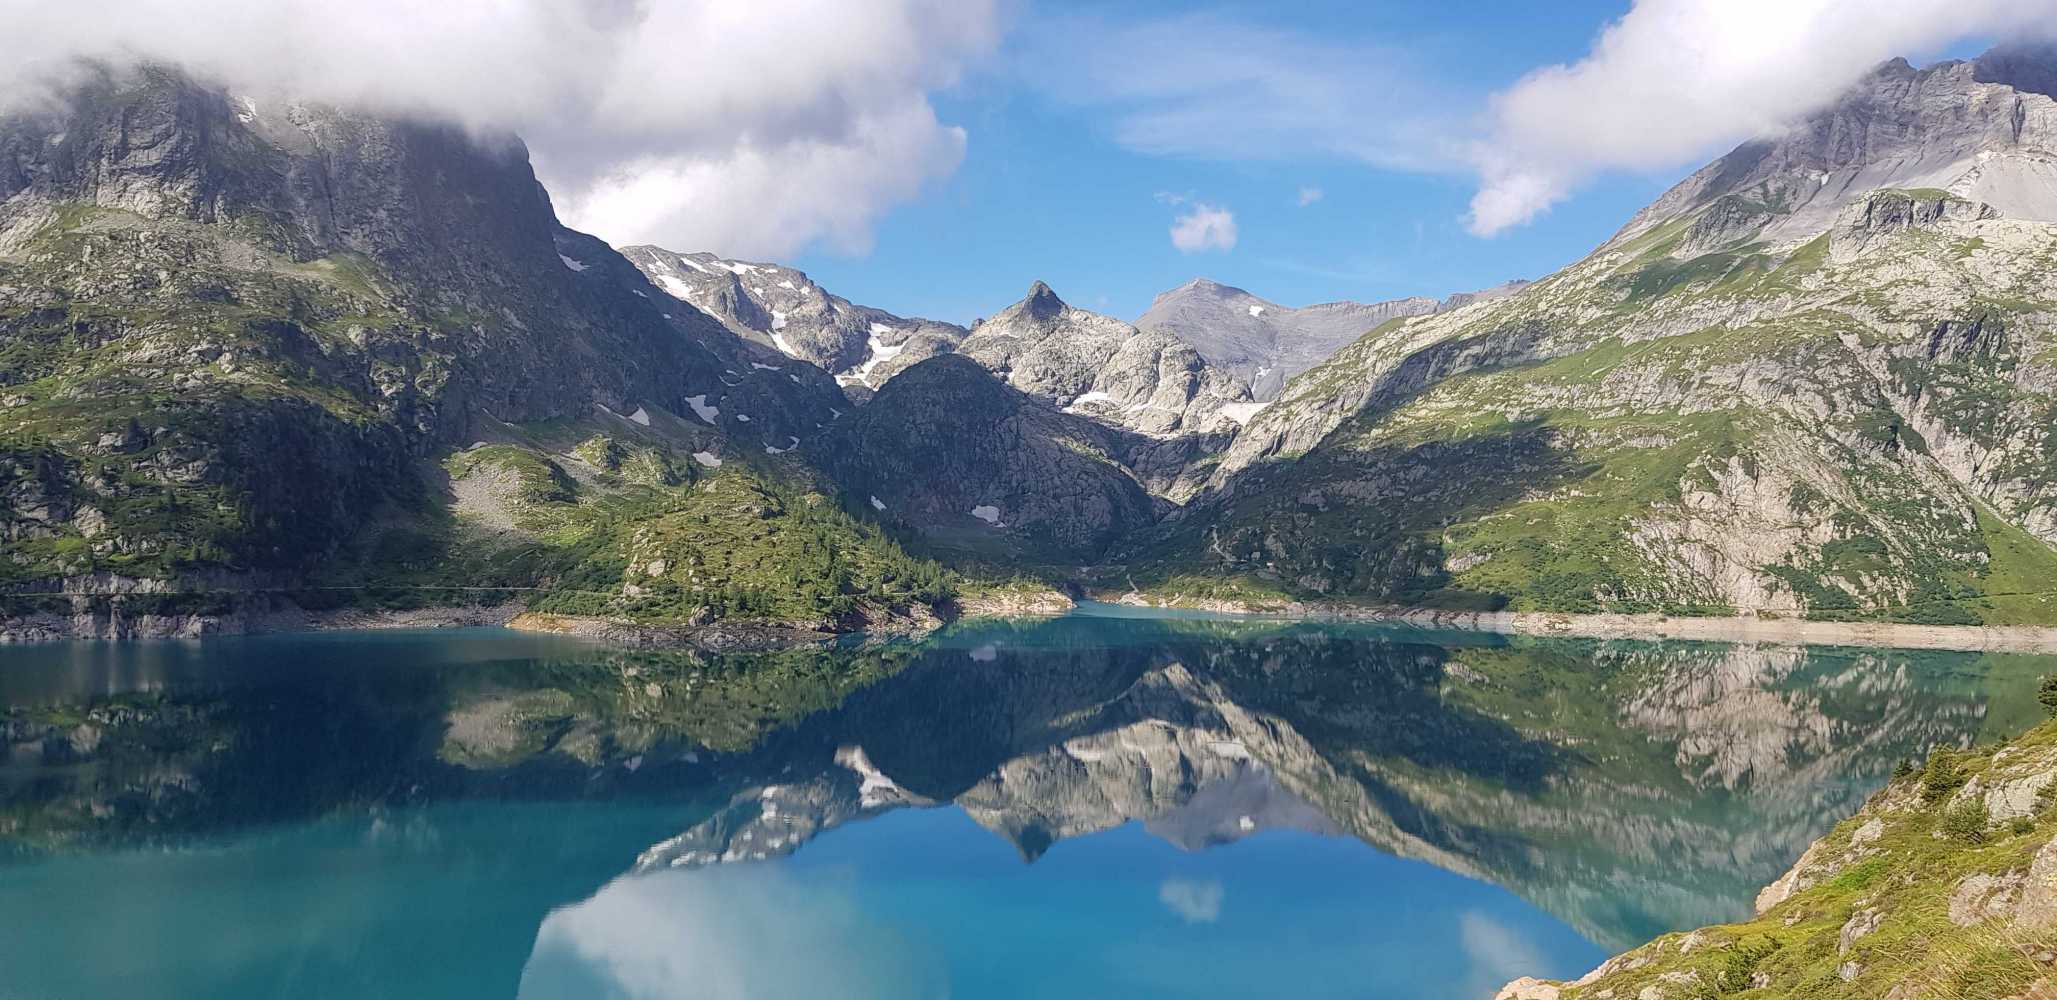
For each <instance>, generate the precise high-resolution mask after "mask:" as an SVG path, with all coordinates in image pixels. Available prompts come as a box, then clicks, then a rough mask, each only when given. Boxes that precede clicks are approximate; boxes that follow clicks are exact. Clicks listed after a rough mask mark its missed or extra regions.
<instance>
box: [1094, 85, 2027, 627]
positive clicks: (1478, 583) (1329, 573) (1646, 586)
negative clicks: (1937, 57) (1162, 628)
mask: <svg viewBox="0 0 2057 1000" xmlns="http://www.w3.org/2000/svg"><path fill="white" fill-rule="evenodd" d="M2014 58H2017V59H2018V58H2020V57H2014ZM2037 58H2039V59H2043V58H2044V57H2037ZM2028 65H2031V64H2027V63H2020V62H2007V61H2006V60H2005V59H2003V58H2002V57H1998V56H1993V57H1987V58H1985V59H1981V60H1979V61H1978V62H1975V63H1950V64H1944V65H1943V66H1939V67H1936V68H1933V69H1930V70H1924V71H1920V72H1916V71H1913V70H1911V69H1908V68H1906V67H1905V66H1904V65H1895V66H1888V67H1886V68H1885V69H1882V70H1881V71H1880V72H1879V73H1878V74H1875V75H1874V76H1873V77H1872V78H1871V79H1869V80H1867V81H1866V82H1865V83H1864V84H1863V85H1861V86H1860V87H1859V88H1858V89H1857V90H1856V91H1855V92H1853V94H1851V95H1850V96H1849V97H1848V98H1846V99H1845V100H1844V101H1842V102H1840V103H1838V104H1837V105H1835V106H1834V107H1832V108H1830V109H1828V110H1826V111H1824V112H1822V113H1821V114H1820V115H1818V116H1816V117H1815V118H1814V119H1810V120H1809V121H1808V122H1805V123H1802V124H1801V125H1799V126H1796V127H1795V128H1794V129H1792V130H1791V131H1790V132H1789V133H1788V134H1787V135H1785V136H1783V137H1781V138H1779V139H1777V140H1772V141H1769V142H1768V143H1761V144H1756V145H1751V146H1745V147H1744V148H1743V149H1740V150H1738V151H1737V152H1736V153H1734V154H1731V156H1730V157H1728V158H1726V159H1725V160H1724V161H1722V162H1721V163H1718V164H1716V165H1715V166H1713V167H1710V168H1708V169H1707V170H1705V171H1702V172H1701V173H1700V174H1697V175H1695V177H1694V178H1692V179H1689V180H1687V181H1686V182H1684V183H1683V184H1681V185H1680V186H1679V187H1678V188H1677V189H1675V190H1674V191H1673V192H1672V193H1670V194H1668V195H1666V196H1665V198H1664V199H1662V200H1660V201H1659V202H1658V203H1657V204H1656V205H1653V206H1652V207H1651V208H1650V209H1648V210H1646V211H1645V212H1643V213H1642V214H1640V215H1639V216H1638V217H1637V219H1636V221H1634V222H1632V223H1631V224H1630V225H1629V227H1628V228H1626V229H1625V230H1624V231H1623V233H1622V235H1620V236H1618V237H1617V238H1615V239H1614V240H1613V241H1611V242H1609V243H1608V244H1607V245H1605V246H1603V247H1601V248H1600V249H1599V250H1597V251H1595V252H1594V253H1593V254H1592V255H1591V256H1589V257H1587V258H1586V259H1584V260H1582V261H1580V262H1578V263H1576V264H1574V265H1572V266H1571V267H1568V268H1566V269H1565V270H1563V271H1560V272H1558V273H1557V274H1555V275H1552V276H1550V277H1549V278H1547V279H1545V280H1543V281H1541V282H1537V283H1536V284H1534V285H1531V286H1528V287H1526V288H1524V289H1522V290H1521V291H1519V292H1518V293H1516V294H1514V295H1512V296H1509V297H1505V298H1501V299H1498V300H1491V301H1486V302H1482V303H1477V304H1474V305H1472V306H1470V307H1469V308H1464V309H1460V310H1457V311H1453V312H1446V313H1439V314H1436V315H1430V316H1421V317H1413V318H1408V319H1403V320H1400V321H1396V322H1394V323H1391V324H1389V325H1388V326H1386V327H1385V328H1382V329H1381V330H1379V331H1377V332H1376V333H1374V334H1372V335H1370V336H1367V337H1365V338H1364V339H1362V340H1360V341H1358V342H1357V343H1355V344H1352V345H1350V346H1349V347H1347V348H1344V349H1343V350H1342V351H1340V352H1338V353H1337V354H1336V355H1335V356H1334V357H1333V358H1331V359H1330V360H1329V361H1328V362H1326V363H1324V364H1323V365H1321V366H1319V367H1317V368H1314V369H1312V370H1310V371H1309V372H1307V373H1306V374H1305V375H1303V376H1301V377H1300V378H1298V379H1295V380H1294V381H1293V382H1292V383H1291V384H1289V385H1288V386H1287V387H1286V388H1285V390H1284V392H1283V394H1282V395H1281V396H1280V398H1279V399H1277V400H1276V401H1274V402H1272V403H1271V404H1269V405H1268V406H1267V407H1266V408H1265V410H1264V411H1263V412H1262V413H1260V414H1258V415H1257V416H1256V417H1254V418H1252V419H1251V421H1250V422H1249V424H1248V426H1246V427H1245V428H1244V429H1243V431H1242V432H1241V433H1239V434H1238V435H1237V436H1236V438H1235V440H1234V441H1233V442H1232V443H1231V444H1230V446H1229V447H1228V448H1227V449H1226V450H1225V451H1224V453H1223V454H1222V455H1221V458H1220V461H1219V462H1218V463H1217V464H1215V465H1214V466H1212V467H1211V468H1203V467H1199V466H1195V467H1192V469H1191V471H1189V473H1188V479H1187V481H1185V482H1183V483H1182V484H1181V487H1182V489H1184V490H1187V491H1190V492H1191V493H1193V494H1195V495H1197V496H1198V497H1199V499H1198V500H1197V501H1196V502H1194V503H1192V504H1189V505H1188V506H1187V508H1185V509H1184V510H1182V511H1181V512H1179V514H1178V515H1177V516H1176V517H1174V518H1173V519H1172V520H1171V521H1169V522H1167V523H1166V524H1165V525H1164V526H1162V527H1161V528H1160V529H1158V530H1157V531H1156V532H1155V533H1154V534H1153V535H1152V536H1150V537H1149V538H1147V539H1143V540H1139V543H1138V544H1136V545H1135V546H1133V547H1132V548H1131V549H1130V550H1129V554H1131V555H1134V556H1136V557H1138V559H1139V560H1140V561H1143V562H1151V561H1156V562H1157V563H1158V564H1160V565H1172V564H1177V565H1181V566H1183V569H1182V570H1180V571H1181V572H1211V573H1221V572H1224V571H1228V572H1236V573H1246V574H1251V575H1254V576H1258V577H1263V578H1269V579H1271V580H1275V581H1278V582H1279V583H1281V584H1283V585H1285V586H1287V587H1289V588H1291V589H1295V590H1298V591H1300V592H1303V593H1317V594H1331V595H1353V596H1371V597H1376V598H1381V599H1391V600H1399V601H1410V602H1412V601H1426V602H1430V603H1439V602H1457V603H1463V604H1467V605H1472V606H1476V605H1478V604H1484V605H1486V606H1497V605H1502V604H1511V605H1513V606H1514V607H1517V608H1528V609H1550V610H1571V611H1601V610H1632V611H1651V610H1665V609H1676V610H1690V611H1697V612H1706V611H1717V612H1720V611H1730V610H1739V611H1746V612H1747V611H1764V612H1773V613H1788V614H1790V613H1796V612H1807V613H1823V612H1827V613H1851V614H1860V613H1861V614H1886V615H1891V616H1894V617H1900V618H1907V619H1912V620H1916V621H1934V622H1951V623H1960V624H1970V623H1975V622H1978V621H1981V620H1983V621H1988V622H2002V621H2018V620H2024V619H2027V620H2049V619H2051V618H2053V617H2057V602H2053V601H2052V600H2051V595H2050V594H2048V591H2049V585H2048V583H2047V582H2039V581H2048V580H2050V579H2053V578H2057V551H2053V550H2052V548H2051V546H2052V545H2053V544H2057V465H2053V464H2052V457H2051V456H2052V455H2053V450H2052V448H2051V440H2050V435H2051V430H2050V428H2051V426H2052V425H2053V422H2057V392H2053V386H2057V381H2053V378H2052V376H2053V375H2057V367H2053V366H2057V323H2053V319H2057V261H2053V259H2052V256H2051V254H2050V250H2049V248H2050V246H2051V245H2052V242H2053V238H2057V221H2051V220H2057V211H2046V210H2045V208H2044V207H2043V206H2044V204H2045V202H2046V201H2047V203H2048V204H2050V205H2053V206H2057V174H2047V175H2046V172H2045V171H2046V168H2047V167H2048V165H2049V164H2050V163H2053V162H2057V158H2053V157H2052V155H2051V153H2050V152H2049V151H2050V150H2052V149H2057V140H2053V138H2052V136H2053V134H2057V133H2052V131H2051V129H2052V128H2053V127H2057V125H2053V122H2057V102H2053V101H2052V100H2051V99H2050V98H2049V97H2047V96H2045V95H2044V94H2042V93H2038V92H2033V91H2029V90H2018V89H2014V88H2011V87H2009V86H2007V85H2006V84H2005V83H2003V82H1999V81H2000V80H2001V78H2003V77H2004V78H2007V79H2028V78H2032V77H2033V74H2032V73H2031V72H2030V71H2029V69H2027V68H2025V67H2026V66H2028ZM2033 65H2041V66H2045V67H2047V66H2052V65H2057V62H2053V61H2050V60H2047V59H2044V61H2041V62H2036V63H2033ZM1996 67H2002V68H2004V70H2005V72H2004V73H2003V72H2002V69H2001V68H1996ZM1823 173H1826V174H1828V175H1829V179H1828V180H1827V181H1824V180H1823V179H1822V177H1820V176H1817V175H1819V174H1823ZM1912 183H1920V184H1923V185H1936V186H1938V187H1923V188H1919V189H1908V188H1904V187H1893V186H1890V185H1905V184H1912ZM1879 185H1887V186H1879ZM1939 187H1947V188H1949V189H1950V190H1941V189H1938V188H1939ZM1803 189H1804V190H1803ZM1952 191H1955V192H1960V193H1952ZM1961 192H1977V193H1979V194H1980V195H1982V196H1986V197H1978V198H1973V197H1966V196H1964V195H1963V194H1962V193H1961ZM1803 195H1804V197H1803ZM1988 197H1989V198H1990V199H1991V200H1987V198H1988ZM2010 206H2011V208H2010ZM1203 474H1204V475H1205V476H1206V479H1205V481H1204V483H1203V482H1197V481H1195V480H1197V479H1198V477H1199V476H1201V475H1203ZM1978 594H1993V595H2001V599H1999V600H1997V601H1995V602H1991V603H1987V604H1981V603H1979V602H1976V601H1969V600H1966V598H1968V597H1971V596H1973V595H1978Z"/></svg>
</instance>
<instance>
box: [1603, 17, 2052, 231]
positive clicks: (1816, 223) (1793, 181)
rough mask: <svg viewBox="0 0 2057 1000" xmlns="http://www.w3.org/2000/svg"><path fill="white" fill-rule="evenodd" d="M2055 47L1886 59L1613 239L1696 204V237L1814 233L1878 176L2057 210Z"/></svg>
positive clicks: (2018, 213) (1692, 210)
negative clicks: (1923, 62)
mask: <svg viewBox="0 0 2057 1000" xmlns="http://www.w3.org/2000/svg"><path fill="white" fill-rule="evenodd" d="M2053 83H2057V54H2053V50H2052V49H2050V48H2048V47H2024V46H2010V47H2004V48H2000V49H1995V50H1993V51H1992V52H1989V53H1987V54H1986V55H1984V56H1981V57H1979V58H1978V59H1976V60H1973V61H1969V62H1965V61H1950V62H1942V63H1937V64H1935V65H1933V66H1929V67H1927V68H1921V69H1917V68H1916V67H1914V66H1913V65H1912V64H1910V63H1909V62H1907V61H1906V60H1905V59H1895V60H1892V61H1890V62H1887V63H1885V64H1883V65H1881V66H1879V67H1878V68H1877V69H1876V70H1874V71H1872V72H1871V73H1870V74H1868V75H1866V76H1865V77H1864V78H1863V79H1862V80H1860V81H1858V82H1857V83H1856V84H1855V85H1853V86H1852V87H1851V88H1850V89H1849V90H1848V91H1846V92H1845V93H1844V94H1843V95H1842V96H1841V97H1839V98H1838V99H1837V100H1835V101H1833V102H1831V103H1829V104H1827V105H1826V106H1824V107H1823V108H1822V109H1821V110H1820V111H1817V112H1815V113H1814V114H1812V115H1810V116H1808V117H1807V118H1805V119H1803V120H1801V121H1800V122H1798V123H1796V124H1794V125H1793V126H1792V127H1791V128H1788V129H1786V130H1785V131H1784V132H1781V133H1779V134H1777V135H1771V136H1765V137H1761V138H1757V139H1753V140H1751V141H1749V142H1746V143H1743V144H1742V145H1740V146H1738V147H1736V149H1735V150H1734V151H1732V152H1730V153H1729V154H1728V155H1726V156H1724V157H1722V158H1721V159H1719V160H1716V161H1715V162H1713V163H1712V164H1709V165H1708V166H1707V167H1705V168H1704V169H1702V170H1700V171H1699V172H1698V173H1695V174H1694V175H1692V176H1691V177H1689V178H1687V179H1686V180H1684V181H1683V182H1681V183H1680V184H1679V185H1678V186H1676V187H1674V188H1673V189H1672V190H1671V191H1669V192H1667V193H1666V194H1665V195H1664V196H1663V197H1662V198H1660V199H1658V200H1657V201H1656V202H1655V203H1653V204H1652V205H1650V207H1648V208H1646V209H1644V210H1643V211H1642V212H1639V213H1637V215H1636V216H1635V218H1633V219H1631V220H1630V222H1629V224H1628V226H1626V227H1625V228H1624V229H1623V230H1622V233H1621V234H1620V235H1619V236H1618V237H1617V238H1616V240H1615V243H1616V244H1617V245H1618V244H1619V243H1620V242H1622V241H1624V240H1627V239H1633V238H1635V237H1636V236H1639V235H1641V234H1643V233H1646V232H1649V231H1650V230H1652V229H1654V228H1656V227H1658V226H1660V225H1663V224H1664V223H1666V222H1669V221H1671V220H1674V219H1679V218H1684V217H1695V218H1696V220H1697V221H1698V223H1699V224H1700V228H1701V231H1700V232H1696V233H1695V234H1694V237H1693V239H1692V240H1691V247H1690V249H1693V250H1696V251H1704V250H1706V249H1712V248H1714V247H1716V246H1721V245H1729V244H1734V243H1738V242H1744V241H1752V242H1764V243H1768V244H1773V245H1794V244H1798V243H1804V242H1806V241H1808V240H1811V239H1813V238H1814V237H1816V236H1819V235H1820V234H1822V233H1824V232H1827V231H1828V230H1829V229H1831V228H1832V227H1833V226H1834V225H1835V223H1836V220H1837V218H1838V217H1839V216H1840V215H1841V213H1842V212H1843V210H1844V209H1845V208H1846V207H1847V206H1849V205H1851V204H1853V203H1856V202H1858V201H1861V200H1863V199H1864V198H1866V197H1867V196H1868V195H1869V194H1870V193H1872V192H1875V191H1880V190H1888V189H1897V190H1906V191H1923V190H1939V191H1944V192H1947V193H1949V194H1951V195H1955V196H1957V197H1960V198H1964V199H1966V200H1969V201H1975V202H1983V203H1985V204H1987V205H1990V206H1992V207H1993V209H1994V210H1995V211H1997V212H1998V213H1999V214H2001V215H2003V216H2005V217H2008V218H2014V219H2023V220H2030V221H2044V222H2047V221H2057V100H2053V99H2052V97H2051V96H2050V95H2051V92H2052V91H2053V90H2057V87H2053Z"/></svg>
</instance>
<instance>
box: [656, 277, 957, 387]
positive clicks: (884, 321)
mask: <svg viewBox="0 0 2057 1000" xmlns="http://www.w3.org/2000/svg"><path fill="white" fill-rule="evenodd" d="M622 255H623V256H625V257H627V258H628V260H629V261H630V262H631V263H633V264H635V265H636V267H637V268H639V269H641V270H642V272H643V273H644V274H645V275H647V276H648V277H649V278H650V280H651V281H653V282H655V283H656V284H657V286H658V287H659V288H662V289H663V290H664V291H665V292H667V293H669V294H670V295H672V296H674V297H676V298H678V299H681V300H683V301H684V302H686V303H688V304H690V305H692V306H693V307H694V308H696V309H698V310H700V311H702V312H705V313H707V314H708V315H710V316H713V317H714V318H715V319H718V320H720V321H721V322H722V324H723V325H724V326H726V327H728V328H729V329H730V330H731V331H733V332H734V333H736V335H737V336H740V337H744V338H746V339H749V340H754V341H756V342H758V343H762V344H765V345H768V346H771V347H774V348H776V349H777V350H778V351H779V352H780V353H781V354H784V355H786V356H787V357H790V358H795V359H798V360H801V361H806V362H809V363H811V364H813V365H816V366H818V367H820V368H821V369H822V370H824V371H827V372H830V373H832V374H834V375H835V377H836V381H837V382H838V383H839V384H841V385H843V386H845V387H847V388H851V389H858V390H861V391H864V392H869V391H874V390H877V389H878V388H879V387H880V386H882V385H884V384H885V383H886V380H887V379H889V378H892V377H893V376H894V375H897V374H899V373H900V372H901V371H902V370H904V369H906V368H907V367H908V366H910V365H912V364H914V363H916V362H918V361H921V360H923V359H926V358H930V357H934V356H935V355H937V354H942V353H946V352H948V351H950V350H952V349H953V348H954V347H955V346H956V345H957V343H958V342H959V341H961V340H963V339H964V335H965V332H966V331H965V329H964V328H963V327H961V326H957V325H955V324H951V323H939V322H936V321H935V320H927V319H906V318H903V317H900V316H895V315H893V314H892V313H889V312H886V311H884V310H881V309H873V308H871V307H869V306H860V305H853V304H852V303H851V302H850V300H848V299H845V298H843V297H841V296H838V295H832V294H830V293H829V292H828V291H827V290H825V289H823V288H822V287H821V286H820V285H817V284H815V283H814V282H813V281H811V280H809V279H808V277H807V275H805V274H803V273H801V272H799V271H795V270H793V269H792V268H789V267H781V266H779V265H777V264H757V263H751V262H748V261H738V260H724V259H722V258H720V257H716V256H715V255H713V254H710V253H692V254H681V253H674V252H672V251H670V250H665V249H663V248H660V247H652V246H636V247H627V248H625V249H623V250H622Z"/></svg>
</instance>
